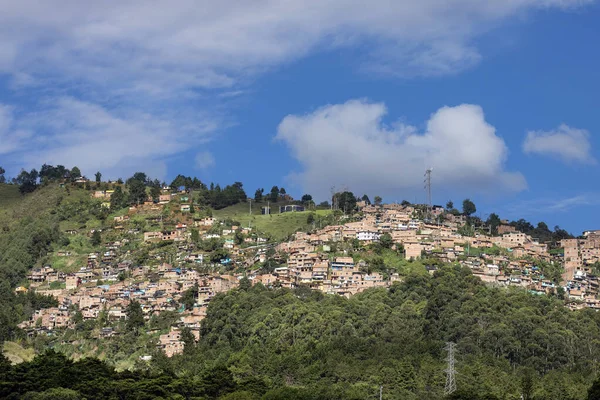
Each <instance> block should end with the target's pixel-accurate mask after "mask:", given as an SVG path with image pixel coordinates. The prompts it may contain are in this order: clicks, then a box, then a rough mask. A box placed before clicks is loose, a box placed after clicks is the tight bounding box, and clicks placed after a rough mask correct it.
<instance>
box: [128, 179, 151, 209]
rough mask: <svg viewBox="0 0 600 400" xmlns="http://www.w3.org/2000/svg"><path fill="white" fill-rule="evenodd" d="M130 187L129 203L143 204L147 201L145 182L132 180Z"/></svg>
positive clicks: (129, 182)
mask: <svg viewBox="0 0 600 400" xmlns="http://www.w3.org/2000/svg"><path fill="white" fill-rule="evenodd" d="M128 186H129V203H131V204H141V203H143V202H144V201H146V199H147V195H146V185H145V184H144V182H142V181H140V180H137V179H132V180H129V181H128Z"/></svg>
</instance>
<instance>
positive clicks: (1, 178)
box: [0, 167, 6, 183]
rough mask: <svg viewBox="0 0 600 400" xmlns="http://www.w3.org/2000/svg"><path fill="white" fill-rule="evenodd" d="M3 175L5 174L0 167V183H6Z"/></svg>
mask: <svg viewBox="0 0 600 400" xmlns="http://www.w3.org/2000/svg"><path fill="white" fill-rule="evenodd" d="M5 173H6V170H5V169H4V168H2V167H0V183H5V182H6V178H5V177H4V174H5Z"/></svg>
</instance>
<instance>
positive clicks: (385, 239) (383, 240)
mask: <svg viewBox="0 0 600 400" xmlns="http://www.w3.org/2000/svg"><path fill="white" fill-rule="evenodd" d="M379 245H380V246H381V247H382V248H384V249H391V248H392V246H393V245H394V240H393V239H392V236H391V235H390V234H389V233H384V234H383V235H381V236H380V237H379Z"/></svg>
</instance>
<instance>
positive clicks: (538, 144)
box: [523, 124, 596, 164]
mask: <svg viewBox="0 0 600 400" xmlns="http://www.w3.org/2000/svg"><path fill="white" fill-rule="evenodd" d="M591 149H592V146H591V144H590V133H589V132H588V131H586V130H584V129H576V128H571V127H570V126H568V125H565V124H562V125H560V126H559V127H558V128H557V129H556V130H553V131H548V132H544V131H531V132H527V136H526V137H525V142H523V151H524V152H525V153H534V154H541V155H548V156H553V157H557V158H560V159H561V160H563V161H565V162H580V163H584V164H594V163H596V160H595V159H594V157H593V156H592V155H591Z"/></svg>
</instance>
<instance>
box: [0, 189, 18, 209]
mask: <svg viewBox="0 0 600 400" xmlns="http://www.w3.org/2000/svg"><path fill="white" fill-rule="evenodd" d="M20 199H21V194H20V193H19V187H18V186H16V185H7V184H4V183H0V212H2V211H3V210H6V209H8V208H9V207H11V206H12V205H13V204H15V203H17V202H18V201H19V200H20Z"/></svg>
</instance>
